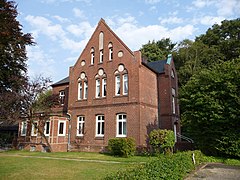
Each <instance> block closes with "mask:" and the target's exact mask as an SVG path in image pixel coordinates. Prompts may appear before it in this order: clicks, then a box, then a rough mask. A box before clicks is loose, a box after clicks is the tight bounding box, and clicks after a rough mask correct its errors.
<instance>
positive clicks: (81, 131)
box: [77, 116, 85, 136]
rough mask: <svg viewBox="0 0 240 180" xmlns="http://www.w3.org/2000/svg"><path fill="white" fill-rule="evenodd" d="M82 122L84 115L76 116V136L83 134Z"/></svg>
mask: <svg viewBox="0 0 240 180" xmlns="http://www.w3.org/2000/svg"><path fill="white" fill-rule="evenodd" d="M84 123H85V117H84V116H78V126H77V136H83V135H84Z"/></svg>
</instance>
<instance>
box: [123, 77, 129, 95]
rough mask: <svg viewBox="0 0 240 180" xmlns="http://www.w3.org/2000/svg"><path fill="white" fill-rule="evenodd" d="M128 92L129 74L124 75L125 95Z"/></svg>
mask: <svg viewBox="0 0 240 180" xmlns="http://www.w3.org/2000/svg"><path fill="white" fill-rule="evenodd" d="M126 94H128V75H127V74H124V75H123V95H126Z"/></svg>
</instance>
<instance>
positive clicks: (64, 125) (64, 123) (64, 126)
mask: <svg viewBox="0 0 240 180" xmlns="http://www.w3.org/2000/svg"><path fill="white" fill-rule="evenodd" d="M61 123H63V133H61V134H60V133H59V130H60V124H61ZM65 135H66V121H61V120H59V121H58V136H65Z"/></svg>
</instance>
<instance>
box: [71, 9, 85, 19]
mask: <svg viewBox="0 0 240 180" xmlns="http://www.w3.org/2000/svg"><path fill="white" fill-rule="evenodd" d="M73 13H74V15H75V16H76V17H79V18H82V19H85V18H86V16H85V15H84V12H83V11H82V10H80V9H78V8H73Z"/></svg>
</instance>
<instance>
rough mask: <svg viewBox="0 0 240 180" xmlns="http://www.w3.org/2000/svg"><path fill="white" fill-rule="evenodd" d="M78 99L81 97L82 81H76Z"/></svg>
mask: <svg viewBox="0 0 240 180" xmlns="http://www.w3.org/2000/svg"><path fill="white" fill-rule="evenodd" d="M78 99H82V82H79V83H78Z"/></svg>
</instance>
